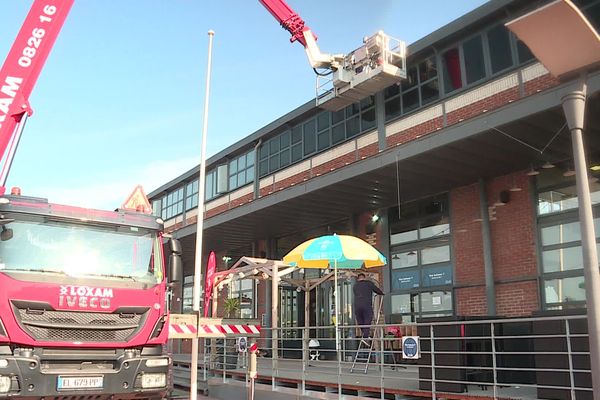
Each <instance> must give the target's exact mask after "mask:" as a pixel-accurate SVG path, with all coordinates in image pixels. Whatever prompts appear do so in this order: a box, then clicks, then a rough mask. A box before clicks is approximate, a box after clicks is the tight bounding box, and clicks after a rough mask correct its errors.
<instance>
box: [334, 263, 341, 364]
mask: <svg viewBox="0 0 600 400" xmlns="http://www.w3.org/2000/svg"><path fill="white" fill-rule="evenodd" d="M333 273H334V275H335V276H334V278H333V281H334V282H335V283H334V289H333V300H334V303H335V324H334V326H335V351H336V353H337V357H338V359H339V358H340V333H339V330H338V323H339V321H338V317H339V316H338V305H339V304H338V273H337V258H335V259H334V260H333Z"/></svg>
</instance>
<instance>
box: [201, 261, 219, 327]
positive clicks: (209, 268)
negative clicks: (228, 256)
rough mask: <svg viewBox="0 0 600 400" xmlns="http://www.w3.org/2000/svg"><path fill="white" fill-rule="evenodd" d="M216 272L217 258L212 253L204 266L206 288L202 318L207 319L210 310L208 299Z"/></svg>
mask: <svg viewBox="0 0 600 400" xmlns="http://www.w3.org/2000/svg"><path fill="white" fill-rule="evenodd" d="M216 271H217V256H216V255H215V252H214V251H211V252H210V254H209V255H208V263H207V264H206V287H205V288H204V318H206V317H208V310H209V309H211V308H212V307H211V303H210V298H211V295H212V290H213V282H214V280H215V272H216Z"/></svg>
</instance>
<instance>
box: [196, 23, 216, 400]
mask: <svg viewBox="0 0 600 400" xmlns="http://www.w3.org/2000/svg"><path fill="white" fill-rule="evenodd" d="M214 35H215V32H214V31H213V30H210V31H208V67H207V69H206V89H205V92H204V118H203V119H204V121H203V125H202V148H201V150H200V178H199V182H198V220H197V222H196V256H195V262H194V293H193V301H192V309H193V310H194V312H196V313H197V314H198V315H200V281H201V280H202V231H203V230H204V185H205V183H204V181H205V175H206V136H207V129H208V99H209V94H210V68H211V61H212V43H213V36H214ZM204 307H208V305H207V304H205V305H204ZM191 369H192V370H191V371H190V400H196V399H197V398H198V338H193V339H192V368H191Z"/></svg>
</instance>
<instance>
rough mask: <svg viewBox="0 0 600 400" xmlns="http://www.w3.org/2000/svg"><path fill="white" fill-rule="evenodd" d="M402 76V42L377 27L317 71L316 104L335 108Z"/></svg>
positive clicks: (365, 95)
mask: <svg viewBox="0 0 600 400" xmlns="http://www.w3.org/2000/svg"><path fill="white" fill-rule="evenodd" d="M402 79H406V44H405V43H404V42H403V41H401V40H399V39H395V38H393V37H391V36H389V35H386V34H385V33H383V32H381V31H379V32H377V33H376V34H374V35H373V36H370V37H368V38H365V40H364V43H363V45H362V46H361V47H359V48H358V49H356V50H354V51H352V52H351V53H349V54H347V55H345V56H343V59H341V60H340V63H339V67H338V68H337V69H334V70H332V71H331V73H329V74H327V75H324V74H318V75H317V85H316V86H317V96H316V99H317V100H316V102H317V106H318V107H321V108H324V109H326V110H330V111H338V110H340V109H342V108H344V107H346V106H348V105H350V104H352V103H355V102H357V101H360V100H362V99H364V98H366V97H369V96H372V95H374V94H375V93H377V92H379V91H380V90H383V89H385V88H386V87H388V86H390V85H393V84H395V83H399V82H400V81H401V80H402Z"/></svg>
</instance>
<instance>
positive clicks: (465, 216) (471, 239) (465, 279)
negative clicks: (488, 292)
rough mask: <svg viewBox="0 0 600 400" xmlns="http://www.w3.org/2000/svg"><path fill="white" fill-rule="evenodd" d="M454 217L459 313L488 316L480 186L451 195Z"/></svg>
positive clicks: (476, 185) (455, 190)
mask: <svg viewBox="0 0 600 400" xmlns="http://www.w3.org/2000/svg"><path fill="white" fill-rule="evenodd" d="M450 216H451V218H452V253H453V257H454V284H455V286H458V287H459V288H457V289H456V290H455V291H454V295H455V300H456V314H457V315H487V302H486V297H485V275H484V265H483V240H482V238H481V222H479V221H477V218H479V216H480V212H479V185H478V184H476V183H475V184H472V185H468V186H463V187H460V188H456V189H453V190H452V191H451V192H450Z"/></svg>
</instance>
